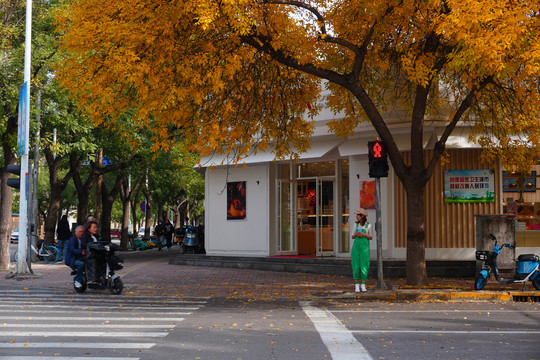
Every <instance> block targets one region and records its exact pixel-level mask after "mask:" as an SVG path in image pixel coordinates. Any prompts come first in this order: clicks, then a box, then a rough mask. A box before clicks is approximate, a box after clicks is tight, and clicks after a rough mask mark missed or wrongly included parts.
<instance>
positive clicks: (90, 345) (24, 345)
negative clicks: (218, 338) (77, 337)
mask: <svg viewBox="0 0 540 360" xmlns="http://www.w3.org/2000/svg"><path fill="white" fill-rule="evenodd" d="M155 345H156V343H80V342H76V343H62V342H48V343H40V342H32V343H23V342H20V343H17V342H16V343H0V348H73V349H78V348H80V349H151V348H152V347H154V346H155ZM0 358H2V357H1V356H0Z"/></svg>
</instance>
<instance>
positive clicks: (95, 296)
mask: <svg viewBox="0 0 540 360" xmlns="http://www.w3.org/2000/svg"><path fill="white" fill-rule="evenodd" d="M0 294H9V295H14V294H22V295H24V296H32V297H43V296H60V297H74V296H78V297H79V298H81V299H96V300H99V299H107V298H106V297H104V296H105V295H104V294H105V293H100V294H90V293H85V294H84V295H83V294H75V293H72V294H69V293H65V292H54V291H50V290H42V289H36V290H0ZM6 296H7V295H6ZM107 296H108V295H107ZM210 298H211V296H166V295H165V296H164V295H137V296H134V295H128V294H122V295H114V299H118V300H124V299H159V300H163V299H168V300H182V301H184V300H186V301H187V300H189V299H195V300H197V301H203V300H208V299H210Z"/></svg>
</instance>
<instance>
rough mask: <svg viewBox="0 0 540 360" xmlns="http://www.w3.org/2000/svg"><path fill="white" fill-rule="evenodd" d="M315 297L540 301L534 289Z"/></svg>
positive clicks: (325, 297) (340, 298)
mask: <svg viewBox="0 0 540 360" xmlns="http://www.w3.org/2000/svg"><path fill="white" fill-rule="evenodd" d="M315 298H317V299H329V300H330V299H332V300H366V301H376V300H379V301H381V300H382V301H516V302H529V301H532V302H540V292H538V291H537V292H534V291H528V292H527V291H526V292H521V291H452V290H449V291H415V290H397V291H391V292H369V291H368V292H367V293H359V294H356V293H352V292H349V293H344V294H336V295H326V296H316V297H315Z"/></svg>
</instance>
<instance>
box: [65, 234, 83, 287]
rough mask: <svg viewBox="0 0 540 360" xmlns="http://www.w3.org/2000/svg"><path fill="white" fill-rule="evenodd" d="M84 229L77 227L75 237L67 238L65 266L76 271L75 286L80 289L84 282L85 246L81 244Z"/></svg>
mask: <svg viewBox="0 0 540 360" xmlns="http://www.w3.org/2000/svg"><path fill="white" fill-rule="evenodd" d="M83 234H84V227H83V226H77V228H76V229H75V235H73V236H72V237H70V238H69V240H68V244H67V250H66V257H65V264H66V265H67V266H69V267H70V268H72V269H73V270H75V271H76V274H75V286H76V287H81V286H82V284H83V282H84V266H85V263H86V244H85V243H84V242H83V239H82V237H83Z"/></svg>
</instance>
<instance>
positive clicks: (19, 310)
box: [0, 309, 192, 318]
mask: <svg viewBox="0 0 540 360" xmlns="http://www.w3.org/2000/svg"><path fill="white" fill-rule="evenodd" d="M30 312H34V313H36V312H37V313H40V314H44V313H45V314H51V313H62V314H69V312H67V311H65V310H43V311H40V310H39V309H31V310H30V309H27V310H24V309H17V310H2V309H0V313H10V314H11V313H25V314H28V313H30ZM93 312H96V313H99V314H118V311H98V310H96V311H93V310H91V309H86V310H83V309H80V311H79V310H78V311H76V313H77V314H80V313H85V314H87V313H93ZM74 313H75V312H74ZM150 314H152V315H159V314H163V315H165V316H169V315H191V314H192V312H151V313H150ZM115 318H116V317H115Z"/></svg>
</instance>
